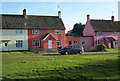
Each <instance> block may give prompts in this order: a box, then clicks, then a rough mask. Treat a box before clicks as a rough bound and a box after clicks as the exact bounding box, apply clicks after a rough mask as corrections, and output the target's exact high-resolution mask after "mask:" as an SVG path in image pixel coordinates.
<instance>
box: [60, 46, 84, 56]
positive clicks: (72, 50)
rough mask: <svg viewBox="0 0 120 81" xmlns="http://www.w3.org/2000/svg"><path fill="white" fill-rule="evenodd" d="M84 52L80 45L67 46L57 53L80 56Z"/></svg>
mask: <svg viewBox="0 0 120 81" xmlns="http://www.w3.org/2000/svg"><path fill="white" fill-rule="evenodd" d="M83 52H84V48H83V47H82V46H80V45H69V46H67V47H65V48H63V49H61V50H59V53H61V54H65V55H67V54H76V53H79V54H82V53H83Z"/></svg>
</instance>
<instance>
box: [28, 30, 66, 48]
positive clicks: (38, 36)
mask: <svg viewBox="0 0 120 81" xmlns="http://www.w3.org/2000/svg"><path fill="white" fill-rule="evenodd" d="M47 33H51V34H52V35H53V36H54V37H55V38H56V39H58V40H61V45H62V46H63V47H65V30H61V34H55V30H54V29H40V30H39V34H32V29H28V43H29V45H28V47H29V48H42V46H40V47H33V46H32V41H33V40H41V38H42V37H44V35H45V34H47ZM40 45H42V44H40ZM56 48H57V47H56Z"/></svg>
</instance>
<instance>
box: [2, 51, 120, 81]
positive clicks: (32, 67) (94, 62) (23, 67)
mask: <svg viewBox="0 0 120 81" xmlns="http://www.w3.org/2000/svg"><path fill="white" fill-rule="evenodd" d="M119 57H120V56H119V55H118V54H117V53H106V54H104V53H99V52H98V53H95V54H92V53H91V54H89V53H88V54H87V53H86V54H82V55H79V54H76V55H56V56H48V57H46V56H45V57H3V58H2V60H3V63H2V67H3V68H2V72H3V76H2V77H3V80H5V81H6V79H40V80H43V81H44V80H48V81H50V80H51V79H56V80H57V81H63V79H68V80H73V79H74V80H75V79H76V81H80V80H84V81H87V80H88V79H119V75H118V74H119V73H120V71H119V70H118V66H120V65H118V59H119ZM8 81H10V80H8ZM25 81H27V80H25ZM28 81H30V80H28ZM32 81H33V80H32ZM35 81H38V80H35ZM115 81H116V80H115Z"/></svg>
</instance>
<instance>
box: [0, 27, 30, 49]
mask: <svg viewBox="0 0 120 81" xmlns="http://www.w3.org/2000/svg"><path fill="white" fill-rule="evenodd" d="M1 31H2V50H3V49H4V44H3V43H4V42H6V41H7V42H8V50H9V51H11V50H28V30H22V34H16V29H2V30H1ZM16 40H22V41H23V47H16Z"/></svg>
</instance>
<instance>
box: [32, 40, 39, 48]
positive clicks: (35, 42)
mask: <svg viewBox="0 0 120 81" xmlns="http://www.w3.org/2000/svg"><path fill="white" fill-rule="evenodd" d="M34 41H35V42H34ZM36 42H37V43H39V44H38V46H37V45H35V44H36ZM32 44H33V47H40V40H33V43H32Z"/></svg>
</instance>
